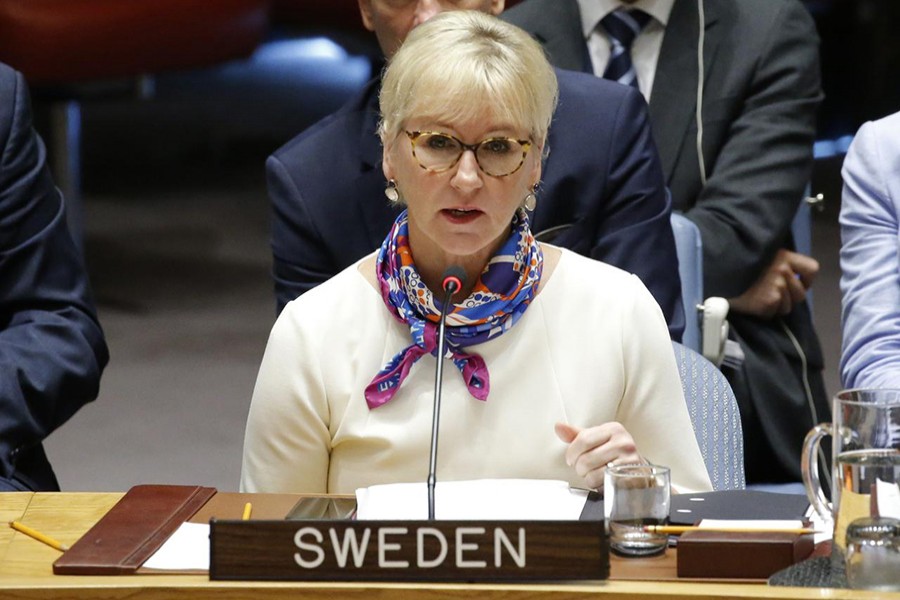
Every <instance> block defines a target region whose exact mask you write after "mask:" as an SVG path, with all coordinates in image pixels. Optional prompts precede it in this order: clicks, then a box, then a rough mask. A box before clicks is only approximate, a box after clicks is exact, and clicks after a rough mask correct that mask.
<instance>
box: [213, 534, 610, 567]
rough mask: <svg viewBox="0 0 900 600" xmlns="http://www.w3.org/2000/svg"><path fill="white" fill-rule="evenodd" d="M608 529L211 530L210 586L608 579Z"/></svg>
mask: <svg viewBox="0 0 900 600" xmlns="http://www.w3.org/2000/svg"><path fill="white" fill-rule="evenodd" d="M608 576H609V542H608V540H607V537H606V532H605V530H604V525H603V521H347V520H335V521H321V520H315V521H231V520H217V519H213V520H212V521H210V564H209V578H210V579H213V580H269V581H348V580H356V581H446V582H450V581H456V582H472V581H553V580H566V579H606V578H607V577H608Z"/></svg>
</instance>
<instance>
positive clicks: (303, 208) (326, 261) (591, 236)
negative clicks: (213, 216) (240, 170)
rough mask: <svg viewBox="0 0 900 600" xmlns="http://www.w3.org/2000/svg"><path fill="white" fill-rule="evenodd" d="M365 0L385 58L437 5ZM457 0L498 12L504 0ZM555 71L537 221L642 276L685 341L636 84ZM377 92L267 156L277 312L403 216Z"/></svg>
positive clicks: (368, 90) (658, 179) (660, 190)
mask: <svg viewBox="0 0 900 600" xmlns="http://www.w3.org/2000/svg"><path fill="white" fill-rule="evenodd" d="M359 4H360V11H361V13H362V16H363V22H364V24H365V25H366V27H367V28H368V29H370V30H372V31H374V32H375V33H376V35H377V37H378V40H379V43H380V45H381V47H382V49H383V50H384V51H385V53H386V54H387V55H388V56H390V54H392V52H393V51H394V50H396V48H397V47H399V44H400V43H402V40H403V38H404V37H405V35H406V33H408V31H409V30H410V29H411V28H412V27H413V26H414V25H415V24H417V23H418V22H421V21H423V20H425V19H427V18H428V17H429V16H431V15H432V14H434V13H436V12H439V11H440V10H441V8H440V3H439V2H435V1H433V0H431V1H418V2H417V1H415V0H413V1H410V2H407V3H405V4H404V5H403V6H399V5H398V4H397V3H396V2H393V3H390V2H385V1H384V0H360V3H359ZM401 4H402V3H401ZM398 6H399V7H398ZM455 6H456V7H457V8H477V9H480V10H483V11H485V12H493V13H495V14H496V13H497V12H499V11H500V10H502V8H503V2H502V1H499V2H498V1H496V0H494V1H489V2H484V1H481V2H478V1H470V2H468V3H467V2H457V3H456V4H455ZM451 76H452V74H451ZM557 76H558V79H559V87H560V100H559V108H558V109H557V111H556V114H555V115H554V118H553V123H552V125H551V127H550V135H549V139H548V147H549V156H548V157H547V159H546V160H545V163H544V169H543V173H544V177H543V181H542V182H541V185H540V188H539V191H538V194H537V197H538V202H537V208H536V210H535V212H534V214H533V217H532V229H533V230H534V231H535V232H538V233H539V232H551V231H553V230H554V228H558V229H556V231H557V232H558V235H556V237H555V238H554V239H553V242H554V243H555V244H558V245H561V246H565V247H567V248H570V249H572V250H574V251H576V252H578V253H580V254H583V255H586V256H590V257H593V258H596V259H598V260H603V261H604V262H607V263H610V264H613V265H615V266H618V267H620V268H622V269H625V270H627V271H630V272H632V273H635V274H637V275H638V276H639V277H640V278H641V280H642V281H643V282H644V284H645V285H646V286H647V287H648V288H649V290H650V291H651V293H653V295H654V297H655V298H656V300H657V302H659V304H660V306H661V307H662V309H663V313H664V314H665V316H666V320H667V322H668V324H669V330H670V333H671V335H672V337H673V338H674V339H677V340H680V339H681V332H682V330H683V328H684V312H683V308H682V303H681V296H680V289H681V284H680V281H679V279H678V263H677V257H676V256H675V245H674V238H673V234H672V229H671V225H670V215H671V211H670V203H669V199H668V196H667V193H666V190H665V184H664V182H663V179H662V169H661V167H660V163H659V157H658V154H657V151H656V148H655V147H654V145H653V142H652V136H651V132H650V125H649V118H648V115H647V108H646V104H645V102H644V101H643V99H642V98H641V97H640V94H639V93H637V92H636V91H634V90H631V89H628V88H624V87H622V86H619V85H615V84H612V83H610V82H607V81H602V80H598V79H597V78H595V77H590V76H586V75H585V74H582V73H569V72H563V71H558V72H557ZM378 89H379V81H378V80H377V79H376V80H375V81H372V82H371V83H369V84H368V85H367V86H366V87H365V89H363V90H362V93H361V94H359V95H358V96H357V97H356V98H354V99H352V100H351V101H350V102H349V103H348V104H347V105H346V106H344V107H343V108H342V109H340V110H339V111H338V112H337V113H335V114H333V115H331V116H329V117H327V118H326V119H324V120H323V121H321V122H319V123H318V124H316V125H314V126H313V127H311V128H310V129H308V130H307V131H305V132H304V133H302V134H301V135H299V136H298V137H296V138H294V139H293V140H291V141H290V142H289V143H288V144H286V145H285V146H284V147H282V148H281V149H279V150H278V151H277V152H275V153H274V154H273V155H272V156H271V157H270V158H269V159H268V162H267V164H266V168H267V173H268V185H269V195H270V197H271V200H272V206H273V211H274V216H273V232H272V251H273V256H274V277H275V290H276V297H277V302H278V310H279V312H280V310H281V309H282V308H283V307H284V305H285V304H286V303H287V302H289V301H291V300H292V299H294V298H296V297H297V296H298V295H300V294H302V293H303V292H305V291H307V290H309V289H310V288H312V287H314V286H315V285H318V284H319V283H321V282H323V281H325V280H326V279H328V278H329V277H331V276H332V275H334V274H336V273H337V272H339V271H340V270H342V269H344V268H345V267H347V266H349V265H351V264H353V263H354V262H355V261H357V260H358V259H360V258H361V257H363V256H365V255H366V254H368V253H370V252H372V251H373V250H374V249H376V248H377V247H378V246H379V245H380V244H381V242H382V240H383V239H384V236H385V235H386V234H387V232H388V230H389V228H390V225H391V223H392V222H393V220H394V218H395V217H396V215H397V209H396V208H395V207H392V206H391V205H390V204H389V203H388V202H387V200H386V199H385V197H384V187H385V184H386V182H385V179H384V175H383V173H382V169H381V158H382V156H381V155H382V151H381V143H380V142H379V140H378V137H377V136H376V134H375V129H376V125H377V122H378V118H379V115H378V97H377V95H378ZM547 235H548V236H549V235H550V233H548V234H547Z"/></svg>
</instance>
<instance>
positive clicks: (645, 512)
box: [603, 464, 671, 556]
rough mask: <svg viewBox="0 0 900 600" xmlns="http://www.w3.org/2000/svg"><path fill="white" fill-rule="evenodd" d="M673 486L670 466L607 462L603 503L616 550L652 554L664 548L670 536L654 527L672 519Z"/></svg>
mask: <svg viewBox="0 0 900 600" xmlns="http://www.w3.org/2000/svg"><path fill="white" fill-rule="evenodd" d="M670 487H671V481H670V474H669V468H668V467H661V466H659V465H647V464H630V465H607V467H606V476H605V478H604V481H603V505H604V512H605V514H606V523H607V527H608V530H609V540H610V548H612V550H613V552H616V553H617V554H620V555H623V556H650V555H653V554H660V553H662V552H664V551H665V549H666V544H667V543H668V536H667V535H666V534H665V533H658V532H655V531H653V530H652V529H651V527H652V526H654V525H665V524H666V523H667V522H668V520H669V504H670V498H671V496H670V494H671V492H670Z"/></svg>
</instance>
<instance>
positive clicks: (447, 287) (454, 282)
mask: <svg viewBox="0 0 900 600" xmlns="http://www.w3.org/2000/svg"><path fill="white" fill-rule="evenodd" d="M464 277H465V272H464V271H463V270H462V269H461V268H459V267H450V268H449V269H447V271H446V272H445V273H444V279H443V281H442V287H443V288H444V291H445V292H446V293H445V295H444V304H443V306H442V307H441V322H440V323H439V324H438V340H437V366H436V367H435V369H434V413H433V415H432V419H431V452H430V454H431V456H430V457H429V460H428V520H429V521H433V520H434V486H435V483H436V482H437V475H436V473H437V446H438V430H439V429H440V420H441V388H442V387H443V377H444V348H445V345H446V329H445V326H446V321H447V312H448V310H449V308H450V301H451V299H452V298H453V294H455V293H456V292H457V291H459V289H460V288H462V279H463V278H464Z"/></svg>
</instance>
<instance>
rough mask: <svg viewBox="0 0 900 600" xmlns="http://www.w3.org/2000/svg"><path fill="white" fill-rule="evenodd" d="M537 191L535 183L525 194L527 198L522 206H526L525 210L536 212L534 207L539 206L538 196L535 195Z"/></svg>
mask: <svg viewBox="0 0 900 600" xmlns="http://www.w3.org/2000/svg"><path fill="white" fill-rule="evenodd" d="M535 192H537V184H534V185H533V186H532V188H531V191H530V192H528V193H527V194H525V200H524V201H523V202H522V206H524V207H525V210H527V211H528V212H534V209H535V208H537V196H536V195H535Z"/></svg>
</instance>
